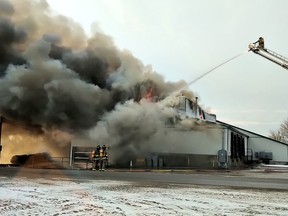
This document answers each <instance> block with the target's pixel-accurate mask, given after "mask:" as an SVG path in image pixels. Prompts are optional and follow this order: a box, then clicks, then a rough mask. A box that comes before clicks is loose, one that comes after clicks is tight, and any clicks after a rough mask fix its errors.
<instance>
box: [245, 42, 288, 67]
mask: <svg viewBox="0 0 288 216" xmlns="http://www.w3.org/2000/svg"><path fill="white" fill-rule="evenodd" d="M249 51H253V52H254V53H255V54H257V55H260V56H262V57H264V58H266V59H268V60H269V61H272V62H274V63H275V64H278V65H280V66H281V67H283V68H285V69H286V70H288V58H286V57H284V56H282V55H279V54H278V53H276V52H273V51H271V50H269V49H267V48H266V47H264V39H263V38H262V37H260V38H259V40H258V41H256V42H255V43H250V44H249Z"/></svg>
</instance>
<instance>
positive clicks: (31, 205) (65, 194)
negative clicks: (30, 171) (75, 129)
mask: <svg viewBox="0 0 288 216" xmlns="http://www.w3.org/2000/svg"><path fill="white" fill-rule="evenodd" d="M0 215H1V216H8V215H9V216H12V215H17V216H18V215H21V216H22V215H23V216H26V215H27V216H28V215H39V216H42V215H54V216H58V215H141V216H142V215H149V216H150V215H161V216H162V215H201V216H202V215H207V216H211V215H223V216H224V215H226V216H228V215H247V216H248V215H261V216H263V215H273V216H276V215H283V216H284V215H286V216H287V215H288V195H287V191H268V190H255V189H254V190H248V189H229V188H223V187H207V186H205V187H202V186H191V185H159V184H151V185H147V184H145V185H140V184H135V183H131V182H120V181H100V180H93V181H80V182H79V181H73V180H71V179H51V180H47V179H33V180H31V179H26V178H19V177H14V178H6V177H0Z"/></svg>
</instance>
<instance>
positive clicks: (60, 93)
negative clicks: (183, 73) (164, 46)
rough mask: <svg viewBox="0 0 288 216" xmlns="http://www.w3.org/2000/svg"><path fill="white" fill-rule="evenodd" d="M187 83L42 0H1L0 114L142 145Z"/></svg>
mask: <svg viewBox="0 0 288 216" xmlns="http://www.w3.org/2000/svg"><path fill="white" fill-rule="evenodd" d="M185 86H187V83H186V82H184V81H179V82H174V83H172V82H165V80H164V77H162V76H161V75H160V74H158V73H156V72H155V71H153V69H152V67H151V66H145V65H143V63H142V62H141V61H140V60H139V59H137V58H136V57H134V56H133V55H132V53H130V52H129V51H127V50H120V49H118V48H117V46H116V45H115V44H114V42H113V40H112V39H111V37H109V36H107V35H105V34H104V33H102V32H95V34H94V35H93V36H91V37H88V36H87V35H85V33H84V31H83V29H82V28H81V26H80V25H79V24H77V23H75V22H74V21H73V20H71V19H70V18H67V17H64V16H61V15H58V14H55V12H53V11H52V10H51V9H50V8H49V5H48V4H47V2H46V1H44V0H43V1H41V0H35V1H28V0H23V1H16V0H13V1H12V0H11V1H7V0H0V114H1V115H3V116H4V118H5V119H8V120H10V121H12V122H13V123H16V124H17V123H18V124H21V125H25V126H26V127H27V126H28V127H31V128H40V130H41V131H42V132H44V133H46V134H49V133H50V134H53V131H57V134H58V137H59V134H61V131H62V132H63V137H67V136H66V135H67V133H70V134H77V133H83V132H85V133H86V132H87V131H89V130H90V135H91V136H92V137H94V138H97V139H99V140H101V137H102V140H103V142H107V141H108V142H110V144H111V145H112V144H113V143H114V144H115V145H118V146H121V147H123V148H124V146H126V147H127V148H128V147H129V146H130V147H131V146H133V148H136V149H138V150H141V148H143V147H141V145H140V144H141V143H143V142H145V141H147V140H148V139H149V138H150V137H151V136H153V134H155V133H156V132H157V130H160V128H162V127H163V124H164V123H165V121H167V119H169V118H171V117H173V115H175V113H174V114H173V113H171V112H170V111H169V109H165V108H164V107H165V106H166V105H171V103H177V101H176V102H175V100H176V99H175V98H173V97H172V96H170V97H169V98H170V99H167V97H168V96H169V95H170V94H171V93H172V92H174V91H175V90H178V89H180V88H183V87H185ZM187 95H189V97H190V98H193V94H192V93H191V92H188V93H187ZM164 99H165V100H164ZM151 101H154V102H157V103H151ZM172 101H174V102H172ZM178 102H179V101H178ZM101 122H106V123H105V129H103V127H102V129H101V127H99V124H102V123H101ZM103 130H105V131H104V132H103ZM51 131H52V132H51ZM59 131H60V132H59ZM102 132H103V133H102ZM96 135H97V136H96ZM108 138H109V139H108ZM60 140H61V139H60ZM130 147H129V148H130Z"/></svg>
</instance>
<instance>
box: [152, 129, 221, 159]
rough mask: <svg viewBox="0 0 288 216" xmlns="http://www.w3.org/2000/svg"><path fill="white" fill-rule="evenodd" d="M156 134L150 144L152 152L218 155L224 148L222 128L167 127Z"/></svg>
mask: <svg viewBox="0 0 288 216" xmlns="http://www.w3.org/2000/svg"><path fill="white" fill-rule="evenodd" d="M165 134H166V135H165V136H163V132H161V133H158V134H156V135H155V136H154V137H153V138H152V140H153V142H152V144H151V145H150V151H151V152H158V153H180V154H200V155H201V154H202V155H217V153H218V150H220V149H222V129H220V128H205V129H204V130H203V131H197V130H191V131H177V130H175V128H167V130H165Z"/></svg>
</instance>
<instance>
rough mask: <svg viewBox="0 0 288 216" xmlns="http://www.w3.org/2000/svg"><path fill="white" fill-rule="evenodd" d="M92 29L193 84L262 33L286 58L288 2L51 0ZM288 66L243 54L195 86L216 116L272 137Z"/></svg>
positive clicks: (280, 116) (283, 104) (285, 110)
mask: <svg viewBox="0 0 288 216" xmlns="http://www.w3.org/2000/svg"><path fill="white" fill-rule="evenodd" d="M48 3H49V4H50V6H51V7H52V8H53V9H55V10H56V11H57V12H58V13H60V14H63V15H65V16H69V17H71V19H73V20H74V21H76V22H79V23H80V24H81V25H82V26H83V28H84V29H85V30H86V32H87V33H90V32H91V30H92V31H93V29H94V30H95V29H97V31H99V30H101V31H103V32H104V33H105V34H107V35H109V36H111V37H112V38H113V40H114V42H115V44H116V45H117V46H118V47H119V48H120V49H127V50H130V51H131V52H132V53H133V55H134V56H135V57H137V58H139V59H140V60H141V61H142V62H143V63H144V64H146V65H151V66H152V67H153V69H154V70H155V71H157V73H160V74H162V75H163V76H164V77H165V79H166V80H167V81H178V80H181V79H183V80H185V81H186V82H188V83H189V82H191V81H192V80H194V79H195V78H197V77H199V76H200V75H201V74H203V73H205V72H207V71H208V70H210V69H211V68H213V67H215V66H217V65H218V64H221V63H222V62H224V61H226V60H227V59H229V58H231V57H233V56H235V55H237V54H239V53H242V52H244V51H245V50H248V44H249V43H250V42H255V41H256V40H257V39H258V38H259V37H260V36H262V37H264V39H265V45H266V47H267V48H269V49H271V50H273V51H275V52H277V53H279V54H282V55H284V56H286V57H288V41H287V40H286V38H288V28H287V26H288V13H287V11H288V1H286V0H277V1H275V0H257V1H255V0H254V1H253V0H241V1H240V0H237V1H236V0H235V1H229V0H226V1H225V0H218V1H215V0H201V1H199V0H198V1H194V0H181V1H179V0H153V1H152V0H150V1H147V0H137V1H135V0H81V1H77V0H70V1H69V3H68V2H67V1H64V0H62V1H59V0H48ZM287 82H288V71H287V70H285V69H283V68H281V67H279V66H277V65H275V64H273V63H271V62H269V61H268V60H266V59H263V58H262V57H260V56H257V55H255V54H253V53H246V54H243V55H241V56H240V57H239V58H236V59H235V60H233V61H231V62H229V63H228V64H226V65H224V66H222V67H220V68H218V69H217V70H215V71H213V72H211V73H210V74H208V75H207V76H205V77H203V78H202V79H200V80H198V81H197V82H195V83H194V84H192V85H191V86H190V89H191V90H192V91H193V92H194V93H196V94H197V95H198V96H199V98H200V103H201V105H202V106H203V107H204V108H206V109H208V110H210V112H212V113H214V114H216V115H217V119H218V120H220V121H224V122H227V123H230V124H233V125H236V126H239V127H243V128H245V129H248V130H251V131H254V132H256V133H260V134H263V135H269V131H270V130H275V129H277V128H278V127H279V125H280V124H281V123H282V121H283V120H284V119H286V118H287V117H288V100H286V98H287V95H288V87H287Z"/></svg>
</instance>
